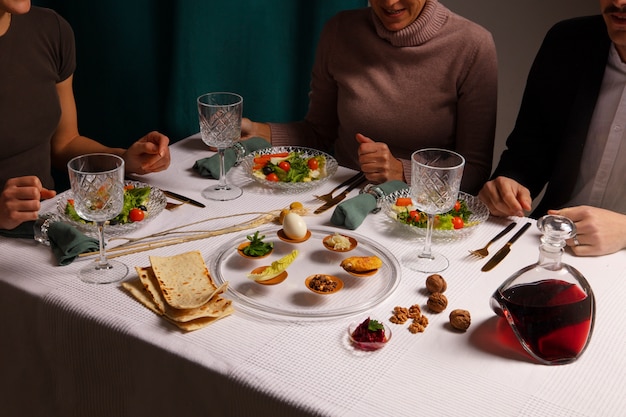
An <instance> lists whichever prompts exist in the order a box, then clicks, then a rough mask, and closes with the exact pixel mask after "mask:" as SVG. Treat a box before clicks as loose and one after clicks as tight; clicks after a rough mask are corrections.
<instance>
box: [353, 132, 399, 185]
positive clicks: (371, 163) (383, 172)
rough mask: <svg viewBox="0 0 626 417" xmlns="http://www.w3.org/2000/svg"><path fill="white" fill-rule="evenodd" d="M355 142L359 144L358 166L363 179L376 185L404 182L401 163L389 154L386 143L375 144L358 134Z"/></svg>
mask: <svg viewBox="0 0 626 417" xmlns="http://www.w3.org/2000/svg"><path fill="white" fill-rule="evenodd" d="M356 140H357V142H359V143H360V145H359V150H358V152H359V164H360V165H361V171H363V173H364V174H365V178H367V179H368V180H369V181H371V182H373V183H376V184H381V183H383V182H387V181H391V180H400V181H404V167H403V165H402V162H401V161H400V160H398V159H396V158H395V157H394V156H393V155H392V154H391V152H390V151H389V147H388V146H387V144H386V143H383V142H375V141H373V140H372V139H370V138H368V137H366V136H363V135H362V134H360V133H357V134H356Z"/></svg>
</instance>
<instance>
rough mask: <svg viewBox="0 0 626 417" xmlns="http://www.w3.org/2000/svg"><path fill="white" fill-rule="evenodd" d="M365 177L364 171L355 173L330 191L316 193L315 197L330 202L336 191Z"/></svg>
mask: <svg viewBox="0 0 626 417" xmlns="http://www.w3.org/2000/svg"><path fill="white" fill-rule="evenodd" d="M364 177H365V174H364V173H362V172H359V173H357V174H355V175H353V176H352V177H350V178H348V179H347V180H345V181H344V182H342V183H341V184H339V185H338V186H336V187H335V188H333V189H332V190H331V191H330V192H329V193H326V194H324V195H314V196H313V197H315V198H317V199H318V200H322V201H324V202H326V203H328V202H329V201H332V199H333V193H334V192H335V191H337V190H339V189H340V188H342V187H345V186H346V185H349V184H352V183H353V182H357V181H361V180H362V179H363V178H364Z"/></svg>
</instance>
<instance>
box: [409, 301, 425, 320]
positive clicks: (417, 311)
mask: <svg viewBox="0 0 626 417" xmlns="http://www.w3.org/2000/svg"><path fill="white" fill-rule="evenodd" d="M421 315H422V309H421V308H420V306H419V304H413V305H412V306H411V307H409V318H412V319H418V318H420V316H421Z"/></svg>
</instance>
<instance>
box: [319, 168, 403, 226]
mask: <svg viewBox="0 0 626 417" xmlns="http://www.w3.org/2000/svg"><path fill="white" fill-rule="evenodd" d="M377 187H378V188H380V190H381V191H382V192H383V194H384V195H385V196H387V195H389V194H391V193H393V192H394V191H398V190H402V189H404V188H408V185H407V184H406V183H405V182H403V181H397V180H393V181H388V182H386V183H383V184H379V185H378V186H377ZM375 208H376V197H374V196H373V195H372V194H370V193H362V194H359V195H357V196H356V197H352V198H351V199H349V200H346V201H344V202H342V203H340V204H339V205H338V206H337V207H335V211H333V215H332V217H331V218H330V222H331V223H332V224H334V225H336V226H343V227H346V228H348V229H350V230H354V229H356V228H357V227H359V226H360V225H361V223H363V220H365V217H366V216H367V215H368V214H369V213H370V212H371V211H372V210H374V209H375Z"/></svg>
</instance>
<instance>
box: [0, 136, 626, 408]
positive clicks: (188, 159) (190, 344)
mask: <svg viewBox="0 0 626 417" xmlns="http://www.w3.org/2000/svg"><path fill="white" fill-rule="evenodd" d="M172 154H173V166H172V167H171V168H170V169H169V170H168V171H166V172H163V173H159V174H151V175H147V176H144V177H143V178H142V180H143V181H145V182H148V183H150V184H152V185H154V186H157V187H161V188H163V189H168V190H173V191H176V192H179V193H181V194H184V195H187V196H189V197H192V198H195V199H197V200H202V197H201V195H200V191H201V190H202V188H204V187H205V186H206V185H207V184H209V182H210V181H213V180H206V179H202V178H200V177H198V176H197V175H196V174H195V173H194V172H193V171H192V169H191V167H192V165H193V163H194V162H195V161H196V160H197V159H199V158H202V157H206V156H209V155H210V153H209V152H208V151H207V150H206V146H205V145H204V144H203V143H202V142H201V141H200V140H199V139H197V138H190V139H187V140H184V141H181V142H179V143H177V144H175V145H173V146H172ZM352 174H353V172H352V171H350V170H348V169H345V168H340V169H339V171H338V173H337V175H336V177H335V178H333V180H332V181H329V182H328V183H326V184H324V185H323V186H321V187H320V188H318V189H316V190H315V193H318V192H319V193H323V192H327V191H330V189H332V188H333V186H334V185H336V184H338V183H339V182H341V181H343V180H344V179H346V178H348V177H349V176H350V175H352ZM229 179H230V180H232V181H233V182H235V183H238V184H240V185H242V186H243V187H244V195H243V196H242V197H240V198H239V199H237V200H234V201H230V202H209V201H206V200H205V202H206V204H207V207H206V208H205V209H199V208H196V207H192V206H188V205H184V206H182V207H180V208H178V209H176V210H174V211H163V213H162V214H161V215H159V217H158V218H156V219H154V221H152V222H150V223H147V224H146V225H145V226H144V227H143V228H141V229H140V230H138V231H137V232H134V234H133V235H135V236H141V235H144V234H148V233H153V232H156V231H159V230H162V229H164V228H166V227H172V226H175V225H179V224H187V223H190V222H192V221H195V220H201V219H205V218H208V217H217V216H224V215H228V214H234V213H242V212H249V211H258V210H263V211H265V210H272V209H277V208H281V207H285V206H287V205H289V203H291V202H293V201H300V202H302V203H304V205H305V206H306V207H310V208H315V207H317V206H318V205H319V202H318V201H316V200H315V199H314V198H313V197H312V194H313V192H305V193H301V194H292V195H286V194H283V193H277V192H274V191H269V190H266V189H263V188H261V187H260V186H258V185H257V184H255V183H253V182H251V181H250V180H248V179H247V178H246V177H245V175H243V173H242V172H241V168H234V169H233V170H232V171H231V172H230V173H229ZM352 195H356V191H354V192H353V194H352ZM45 208H46V209H47V210H54V209H55V208H54V201H49V202H46V204H45ZM331 214H332V210H329V211H327V212H326V213H324V214H322V215H319V216H307V217H306V221H307V224H308V225H309V226H310V227H317V226H320V227H330V226H332V225H331V224H330V221H329V219H330V216H331ZM509 220H510V219H495V218H492V219H489V220H488V221H487V222H486V223H485V224H483V225H481V226H480V227H478V228H477V229H476V230H475V231H474V232H473V233H472V234H471V235H470V236H468V237H467V238H465V239H463V240H458V241H453V242H441V241H435V243H434V249H435V250H438V251H441V252H443V253H445V254H446V256H447V257H448V258H449V259H450V262H451V265H450V267H449V268H448V269H447V270H446V271H444V272H443V273H442V275H443V276H444V277H445V278H446V279H447V281H448V289H447V291H446V293H445V294H446V296H447V298H448V300H449V306H448V309H447V310H446V311H445V312H444V313H441V314H433V313H429V312H428V311H427V309H426V308H425V307H424V313H425V314H426V315H427V316H428V318H429V321H430V324H429V326H428V327H427V329H426V331H425V332H424V333H421V334H412V333H410V332H409V331H408V330H407V327H406V325H404V326H397V325H393V324H390V326H391V329H392V330H393V337H392V340H391V341H390V343H389V345H388V346H386V347H385V348H384V349H382V350H380V351H377V352H370V353H366V352H361V351H355V350H354V349H353V348H352V347H351V346H350V345H349V343H348V340H347V331H346V329H347V325H348V324H349V323H350V322H351V321H353V320H354V319H355V318H357V319H358V318H361V317H364V316H365V317H366V316H368V315H369V316H371V317H373V318H378V319H380V320H384V321H387V320H388V318H389V317H390V316H391V312H392V310H393V308H394V306H397V305H399V306H406V307H408V306H410V305H413V304H420V305H422V306H425V303H426V299H427V295H426V293H425V290H424V280H425V277H426V274H421V273H416V272H413V271H411V270H409V269H407V268H404V267H403V268H401V277H400V283H399V285H398V287H397V289H396V290H395V291H394V292H393V293H392V294H391V295H390V296H389V297H388V298H387V299H385V300H384V301H383V302H381V303H380V304H378V305H376V306H374V307H372V308H371V309H369V310H368V311H367V312H365V313H364V314H358V315H356V317H353V318H351V317H340V318H335V319H327V320H306V321H298V320H281V319H276V320H271V319H268V318H267V317H262V316H257V315H254V314H250V313H246V312H243V311H241V309H239V310H238V309H237V303H236V302H235V303H234V307H235V309H236V310H237V311H236V312H235V313H234V314H233V315H232V316H229V317H227V318H225V319H223V320H220V321H218V322H216V323H214V324H212V325H210V326H208V327H206V328H204V329H202V330H198V331H195V332H190V333H184V332H181V331H180V330H178V329H177V328H176V327H175V326H173V325H171V324H169V323H167V322H166V321H165V320H163V319H162V318H159V317H157V316H156V315H155V314H153V313H152V312H150V311H149V310H148V309H146V308H145V307H143V306H142V305H141V304H139V303H138V302H137V301H136V300H134V299H133V298H131V297H130V296H129V295H128V294H127V293H126V292H124V291H123V290H122V289H121V287H120V286H119V284H112V285H89V284H85V283H83V282H81V281H80V280H79V279H78V278H77V276H76V274H77V270H78V269H79V268H80V267H81V266H83V265H84V263H85V262H88V261H87V260H84V259H81V260H79V261H76V262H74V263H72V264H71V265H69V266H65V267H60V266H56V265H55V261H54V258H53V256H52V254H51V252H50V250H49V249H48V248H47V247H44V246H42V245H39V244H37V243H35V242H34V241H29V240H24V239H8V238H0V254H1V255H0V256H1V259H0V313H1V314H0V317H1V318H0V323H1V324H0V326H1V327H0V329H1V335H2V336H1V341H0V369H2V377H1V378H0V381H1V382H0V404H2V405H1V408H0V409H2V413H1V414H2V415H3V416H108V417H110V416H144V415H145V416H161V415H163V416H164V415H180V416H196V415H198V416H199V415H202V416H208V415H211V416H229V415H238V416H240V415H245V416H252V415H254V416H281V415H285V416H296V415H304V416H307V415H324V416H364V415H367V416H369V415H372V416H374V415H376V416H416V415H446V416H484V415H498V416H548V415H549V416H555V417H556V416H594V417H595V416H619V415H623V413H624V410H625V409H626V397H625V396H624V395H623V387H624V386H625V383H626V372H625V371H626V359H625V355H624V354H623V351H624V346H625V345H626V334H625V332H624V331H623V328H624V326H623V322H624V309H623V306H622V302H623V300H624V299H626V276H625V275H626V270H625V268H624V265H626V252H625V251H621V252H619V253H616V254H613V255H609V256H604V257H598V258H577V257H573V256H571V255H570V254H568V253H566V254H565V255H564V261H565V262H567V263H570V264H572V265H574V266H575V267H576V268H577V269H579V270H580V271H581V272H582V273H583V275H585V276H586V277H587V279H588V280H589V281H590V283H591V286H592V288H593V290H594V292H595V297H596V301H597V319H596V323H595V330H594V333H593V337H592V340H591V342H590V345H589V347H588V349H587V350H586V352H585V353H584V354H583V356H582V357H581V358H580V359H579V360H578V361H576V362H574V363H572V364H569V365H564V366H543V365H538V364H536V363H534V362H533V361H531V360H530V359H528V357H527V356H526V355H524V354H522V353H520V348H519V346H507V345H505V344H503V343H502V341H500V340H498V339H497V338H496V336H495V334H496V332H495V329H496V326H497V325H498V319H497V318H496V316H495V314H494V313H493V312H492V310H491V309H490V306H489V298H490V296H491V294H492V293H493V291H494V290H495V289H496V288H497V287H498V286H499V285H500V283H501V282H502V281H503V280H504V279H505V278H507V277H508V276H510V275H511V274H512V273H513V272H515V271H516V270H518V269H519V268H521V267H523V266H525V265H528V264H531V263H534V262H536V260H537V254H538V251H537V247H538V237H539V232H538V231H537V230H536V228H535V227H532V228H531V229H530V230H529V231H528V232H526V234H525V235H524V236H523V237H522V238H521V239H520V240H519V241H518V242H516V243H515V245H513V251H512V253H511V254H510V255H509V256H508V257H507V258H506V259H505V260H504V261H503V262H502V263H501V264H500V265H499V266H497V267H496V268H495V269H494V270H493V271H491V272H481V271H480V268H481V266H482V265H483V263H484V261H481V260H475V259H473V258H471V257H469V256H467V254H468V249H470V248H477V247H480V246H482V245H483V244H484V243H485V242H486V241H488V240H489V239H490V238H491V237H492V236H493V235H494V234H495V233H497V232H498V231H499V230H500V229H501V228H502V227H503V226H504V225H505V224H506V223H507V222H508V221H509ZM516 220H518V227H520V226H521V224H522V223H523V222H524V221H525V220H526V219H516ZM236 221H237V220H236V219H232V220H230V224H233V223H234V222H236ZM224 224H227V223H224ZM240 234H241V233H240ZM350 234H352V235H354V236H356V237H357V238H358V236H365V237H368V238H370V239H373V240H375V241H376V242H378V243H379V244H380V245H381V246H383V247H385V248H387V249H388V250H389V251H390V252H391V253H393V254H394V255H395V257H396V258H397V259H398V260H401V259H402V258H403V257H404V256H407V255H408V254H410V253H411V252H415V251H416V250H417V249H418V248H419V247H420V245H421V241H420V240H419V239H418V238H416V237H415V236H414V235H410V234H406V233H398V231H397V229H396V228H392V227H390V224H389V222H387V221H386V220H385V219H384V214H383V213H379V214H376V215H369V216H368V218H367V219H366V221H365V222H364V223H363V224H362V225H361V226H360V227H359V228H358V229H357V230H355V231H354V232H350ZM242 235H243V236H245V232H244V233H243V234H242ZM509 236H510V235H509ZM233 237H234V236H233V235H223V236H217V237H211V238H208V239H204V240H198V241H194V242H189V243H185V244H179V245H174V246H168V247H165V248H160V249H155V250H153V251H150V252H141V253H136V254H133V255H128V256H124V257H120V258H118V259H119V260H122V261H123V262H124V263H126V264H127V265H128V266H129V267H130V269H131V272H130V275H129V279H131V278H133V277H135V276H136V275H135V273H134V269H133V267H134V266H146V265H148V264H149V260H148V255H149V254H155V255H161V256H170V255H175V254H178V253H182V252H186V251H189V250H196V249H197V250H200V251H201V252H202V254H203V255H204V256H205V258H206V259H207V260H208V261H210V260H211V259H212V257H213V256H215V255H216V254H218V253H219V252H220V250H222V247H223V245H224V244H225V242H229V241H231V240H232V239H233ZM504 242H505V239H502V240H501V241H499V242H498V243H496V244H495V245H493V246H492V252H495V250H497V249H498V248H499V247H500V246H501V245H503V244H504ZM111 246H112V247H113V246H115V242H111ZM312 272H315V271H312ZM226 296H227V297H228V293H227V294H226ZM455 308H463V309H467V310H469V311H470V312H471V315H472V325H471V327H470V328H469V330H468V331H467V332H465V333H460V332H455V331H452V330H451V329H450V328H449V326H448V324H447V323H448V312H449V311H451V310H452V309H455Z"/></svg>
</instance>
